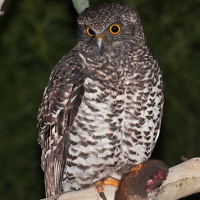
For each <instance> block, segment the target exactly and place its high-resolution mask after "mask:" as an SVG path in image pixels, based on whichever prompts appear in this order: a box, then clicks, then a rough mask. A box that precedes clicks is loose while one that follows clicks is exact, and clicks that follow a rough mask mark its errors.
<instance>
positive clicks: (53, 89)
mask: <svg viewBox="0 0 200 200" xmlns="http://www.w3.org/2000/svg"><path fill="white" fill-rule="evenodd" d="M75 55H76V54H75V53H74V52H71V53H69V54H68V55H67V56H65V57H63V59H62V60H61V61H60V62H59V63H58V64H57V65H56V67H55V68H54V70H53V72H52V74H51V75H50V79H49V83H48V85H47V87H46V89H45V91H44V94H43V101H42V103H41V106H40V108H39V113H38V126H39V137H38V143H39V144H40V145H41V148H42V157H41V166H42V169H43V171H44V180H45V190H46V196H52V195H56V194H59V193H60V191H61V182H62V178H63V169H64V166H65V160H66V157H67V154H68V146H69V131H70V129H71V127H72V125H73V121H74V118H75V116H76V114H77V112H78V108H79V106H80V104H81V101H82V97H83V94H84V86H83V83H84V78H83V72H82V66H81V64H78V63H81V62H78V61H77V56H75Z"/></svg>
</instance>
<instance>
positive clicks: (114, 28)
mask: <svg viewBox="0 0 200 200" xmlns="http://www.w3.org/2000/svg"><path fill="white" fill-rule="evenodd" d="M120 30H121V28H120V25H118V24H113V25H111V26H110V28H109V31H110V33H112V34H113V35H117V34H118V33H119V32H120Z"/></svg>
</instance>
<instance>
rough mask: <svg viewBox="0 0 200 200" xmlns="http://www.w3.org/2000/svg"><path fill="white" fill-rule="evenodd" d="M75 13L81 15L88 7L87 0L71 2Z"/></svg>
mask: <svg viewBox="0 0 200 200" xmlns="http://www.w3.org/2000/svg"><path fill="white" fill-rule="evenodd" d="M72 2H73V5H74V8H75V9H76V11H77V13H81V12H82V11H83V10H85V8H87V7H89V0H72Z"/></svg>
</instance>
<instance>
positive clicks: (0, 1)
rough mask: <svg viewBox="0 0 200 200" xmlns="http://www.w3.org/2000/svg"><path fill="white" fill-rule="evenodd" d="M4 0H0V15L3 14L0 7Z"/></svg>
mask: <svg viewBox="0 0 200 200" xmlns="http://www.w3.org/2000/svg"><path fill="white" fill-rule="evenodd" d="M4 1H5V0H0V15H3V14H4V11H2V10H1V7H2V6H3V3H4Z"/></svg>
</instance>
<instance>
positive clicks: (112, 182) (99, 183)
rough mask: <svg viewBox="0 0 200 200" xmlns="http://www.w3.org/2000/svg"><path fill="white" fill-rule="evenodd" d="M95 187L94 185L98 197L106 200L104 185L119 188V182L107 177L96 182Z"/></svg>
mask: <svg viewBox="0 0 200 200" xmlns="http://www.w3.org/2000/svg"><path fill="white" fill-rule="evenodd" d="M95 185H96V189H97V192H98V193H99V195H100V197H101V198H102V199H103V200H106V196H105V194H104V185H111V186H114V187H118V186H119V180H117V179H115V178H111V177H108V178H106V179H103V180H101V181H97V182H96V184H95Z"/></svg>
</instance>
